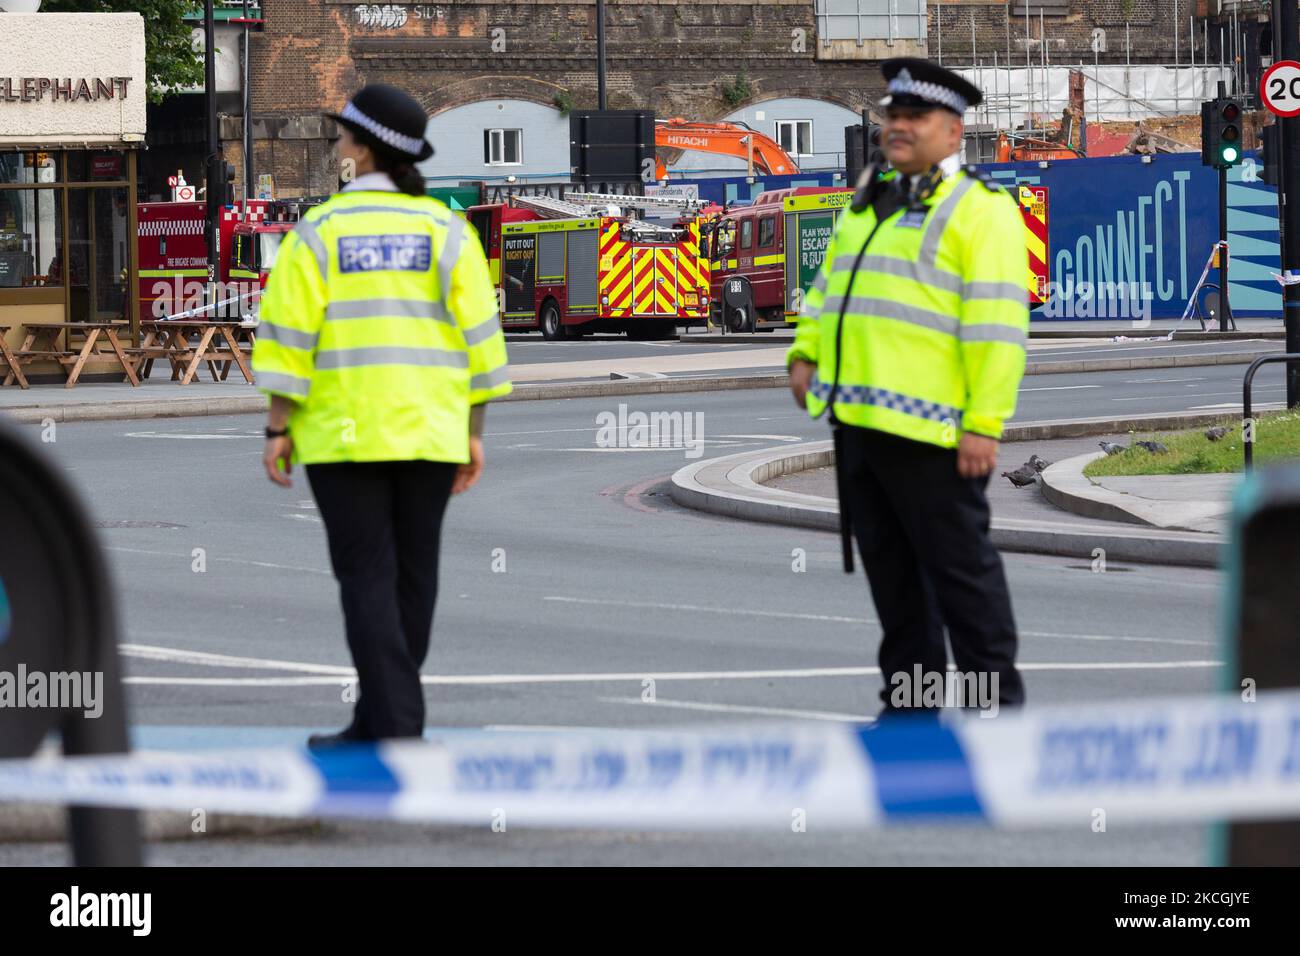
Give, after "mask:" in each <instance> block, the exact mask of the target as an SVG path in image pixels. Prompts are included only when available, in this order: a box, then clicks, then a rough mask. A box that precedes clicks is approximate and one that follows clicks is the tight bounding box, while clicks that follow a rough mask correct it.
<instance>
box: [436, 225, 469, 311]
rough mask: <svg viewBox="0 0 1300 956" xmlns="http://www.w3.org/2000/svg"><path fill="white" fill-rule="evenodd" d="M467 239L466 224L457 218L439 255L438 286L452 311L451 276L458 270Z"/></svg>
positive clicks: (448, 309)
mask: <svg viewBox="0 0 1300 956" xmlns="http://www.w3.org/2000/svg"><path fill="white" fill-rule="evenodd" d="M464 237H465V222H464V220H462V219H459V218H457V217H456V216H452V217H451V222H450V223H448V224H447V239H446V241H445V242H444V243H443V244H442V252H441V253H439V255H438V284H439V286H440V287H441V289H442V303H443V305H444V306H445V307H446V309H447V311H448V312H450V311H451V301H450V296H451V274H452V272H453V271H454V270H455V268H456V259H457V258H458V257H459V256H460V243H461V240H462V239H463V238H464Z"/></svg>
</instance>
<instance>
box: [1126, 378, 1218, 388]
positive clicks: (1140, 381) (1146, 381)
mask: <svg viewBox="0 0 1300 956" xmlns="http://www.w3.org/2000/svg"><path fill="white" fill-rule="evenodd" d="M1205 381H1208V379H1205V378H1129V379H1125V380H1124V384H1125V385H1157V384H1160V383H1163V382H1205ZM1188 387H1189V388H1190V387H1191V386H1190V385H1188Z"/></svg>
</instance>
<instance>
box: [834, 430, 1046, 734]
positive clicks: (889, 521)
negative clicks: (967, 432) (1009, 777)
mask: <svg viewBox="0 0 1300 956" xmlns="http://www.w3.org/2000/svg"><path fill="white" fill-rule="evenodd" d="M839 427H841V428H842V429H843V433H842V446H841V447H842V460H841V461H840V462H838V463H837V467H838V468H840V469H841V470H842V471H841V482H842V487H843V494H844V495H845V496H846V497H847V499H848V507H849V511H850V516H851V518H852V527H853V534H854V537H855V538H856V539H857V542H858V552H859V554H861V556H862V563H863V565H865V568H866V572H867V581H868V583H869V584H870V586H871V596H872V599H873V600H874V601H875V605H876V613H877V615H878V616H879V618H880V623H881V626H882V627H883V629H884V638H883V640H882V641H881V643H880V654H879V661H880V670H881V676H882V677H883V679H884V681H885V689H884V690H883V691H882V692H881V699H882V700H883V701H884V703H885V707H886V708H887V709H888V708H890V707H891V700H890V697H891V694H892V693H893V691H894V690H895V687H896V686H902V687H908V688H910V687H912V686H913V685H914V684H915V678H916V674H917V671H916V668H917V667H918V666H919V667H920V671H921V674H922V675H925V674H940V675H942V674H945V673H946V671H947V666H948V655H947V649H946V647H945V645H944V627H945V625H946V626H947V631H948V641H949V642H950V643H951V644H952V653H953V658H954V660H955V662H956V665H957V669H958V671H960V672H962V673H963V674H967V675H976V676H978V675H988V676H987V677H986V678H984V679H985V680H986V681H987V683H986V684H985V685H984V686H985V687H986V688H987V689H988V690H989V691H991V690H992V675H993V674H996V675H997V682H998V683H997V691H998V700H999V703H1000V705H1005V706H1016V705H1019V704H1021V703H1023V702H1024V698H1025V690H1024V684H1023V682H1022V681H1021V678H1020V673H1019V672H1018V671H1017V670H1016V666H1015V658H1016V623H1015V619H1014V617H1013V616H1012V613H1011V594H1010V591H1009V590H1008V589H1007V581H1006V575H1005V574H1004V572H1003V569H1002V559H1001V557H1000V556H999V555H998V552H997V549H996V548H994V547H993V543H992V542H991V541H990V540H989V504H988V499H987V498H986V497H985V491H986V489H987V488H988V482H989V479H988V476H985V477H983V478H978V479H976V478H970V479H968V478H962V477H961V476H960V475H959V474H958V473H957V452H956V450H954V449H946V448H940V447H939V446H937V445H931V444H928V443H925V442H918V441H910V440H908V439H905V438H898V437H896V436H894V435H890V434H887V433H885V432H880V431H875V430H872V429H867V428H855V427H852V426H849V425H841V426H839ZM900 673H902V674H906V675H907V678H908V681H909V682H910V683H907V684H902V683H901V682H900V683H899V684H898V685H895V684H893V683H892V678H893V677H894V675H897V674H900ZM908 696H909V699H910V700H912V701H915V698H911V696H910V694H909V695H908ZM970 703H971V704H973V703H974V702H970Z"/></svg>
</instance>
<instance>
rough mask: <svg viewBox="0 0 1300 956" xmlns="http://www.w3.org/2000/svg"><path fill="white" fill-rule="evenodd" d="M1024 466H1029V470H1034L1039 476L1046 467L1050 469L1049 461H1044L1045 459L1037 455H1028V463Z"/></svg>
mask: <svg viewBox="0 0 1300 956" xmlns="http://www.w3.org/2000/svg"><path fill="white" fill-rule="evenodd" d="M1025 464H1026V465H1029V466H1030V467H1031V468H1033V469H1034V471H1036V472H1038V473H1039V474H1042V473H1043V471H1044V470H1045V469H1047V468H1048V467H1050V466H1051V464H1052V463H1051V462H1050V461H1046V460H1045V459H1042V458H1039V457H1038V456H1037V455H1030V456H1029V461H1027V462H1025Z"/></svg>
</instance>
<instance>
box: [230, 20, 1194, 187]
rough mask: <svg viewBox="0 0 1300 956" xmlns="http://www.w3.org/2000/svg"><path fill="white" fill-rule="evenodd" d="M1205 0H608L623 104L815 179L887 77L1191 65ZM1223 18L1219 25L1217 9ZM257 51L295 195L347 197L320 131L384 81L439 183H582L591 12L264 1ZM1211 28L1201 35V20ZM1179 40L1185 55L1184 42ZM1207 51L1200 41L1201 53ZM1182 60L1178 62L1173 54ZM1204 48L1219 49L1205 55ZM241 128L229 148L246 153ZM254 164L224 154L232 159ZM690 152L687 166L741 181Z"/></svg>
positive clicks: (266, 138)
mask: <svg viewBox="0 0 1300 956" xmlns="http://www.w3.org/2000/svg"><path fill="white" fill-rule="evenodd" d="M1201 6H1204V3H1203V2H1201V0H1037V2H1036V0H1028V2H1026V0H937V2H936V0H705V2H700V0H629V2H621V0H609V2H607V3H606V4H605V9H606V30H605V34H606V63H607V102H608V106H609V107H610V108H612V109H630V108H648V109H652V110H654V111H655V113H656V115H657V116H658V117H660V118H669V117H674V116H681V117H684V118H686V119H692V120H718V119H733V120H741V121H744V122H746V123H749V124H750V125H752V126H754V127H755V128H756V129H759V130H760V131H761V132H764V133H766V134H767V135H769V136H772V137H773V138H774V139H777V140H778V141H779V142H782V143H783V145H788V146H789V147H791V149H790V151H791V152H792V153H795V154H797V155H798V156H799V157H800V163H801V165H802V166H804V167H805V168H808V169H818V168H827V169H830V168H838V167H841V166H842V165H843V148H844V147H843V138H844V130H843V127H844V126H845V125H847V124H849V123H852V122H855V121H857V118H858V116H859V115H860V111H861V110H862V109H864V108H868V109H869V108H871V107H872V105H873V104H874V103H875V102H876V101H877V100H878V99H879V97H880V96H881V94H882V89H881V83H880V79H879V73H878V70H877V69H876V64H877V62H878V61H879V60H881V59H884V58H887V57H891V56H904V55H919V56H928V57H930V58H932V59H940V58H941V59H942V60H943V62H944V63H945V64H946V65H952V66H957V67H963V66H980V67H992V66H994V65H997V66H1000V67H1002V68H1004V69H1005V68H1006V67H1007V64H1008V61H1010V62H1011V63H1013V64H1015V65H1016V66H1017V67H1024V66H1025V65H1026V63H1027V64H1029V65H1030V66H1031V67H1034V68H1037V67H1039V66H1040V65H1046V64H1051V65H1055V66H1057V67H1059V66H1062V65H1065V64H1075V63H1086V64H1092V63H1099V64H1111V65H1116V64H1130V65H1141V64H1161V63H1172V62H1173V61H1174V60H1175V58H1176V57H1179V56H1181V62H1182V63H1188V62H1190V61H1189V56H1190V54H1191V44H1192V42H1193V41H1192V39H1191V35H1190V34H1191V32H1192V31H1191V28H1190V26H1186V27H1181V26H1180V24H1182V23H1183V22H1184V21H1186V22H1187V23H1188V24H1190V23H1191V18H1194V17H1201V18H1203V17H1204V16H1205V15H1206V13H1207V11H1206V10H1203V9H1200V7H1201ZM1211 6H1215V12H1216V14H1217V5H1215V4H1211ZM261 10H262V16H263V18H264V26H263V28H262V30H261V32H259V33H258V34H256V35H255V36H254V38H253V41H252V65H251V68H252V79H251V89H252V112H253V118H254V121H253V127H254V165H255V170H256V172H257V173H271V174H272V175H273V176H274V180H275V188H276V192H277V194H278V195H285V196H288V195H310V194H319V193H324V192H329V191H332V190H333V189H334V188H336V187H337V175H338V173H337V166H336V162H335V159H334V157H333V152H332V149H330V144H331V142H332V140H333V138H334V136H335V135H336V134H335V130H334V129H333V128H332V124H330V123H328V122H326V121H323V120H322V119H321V117H320V113H321V111H322V110H324V109H336V108H338V107H339V106H341V105H342V103H343V102H344V100H345V99H346V98H347V96H348V94H349V93H351V92H353V91H354V90H356V89H357V88H359V87H360V86H361V85H363V84H364V83H367V82H375V81H383V82H388V83H392V84H394V85H397V86H400V87H402V88H404V89H406V90H408V91H410V92H411V93H412V94H414V95H415V96H416V98H417V99H419V100H420V102H421V103H423V104H424V106H425V108H426V110H427V111H428V113H429V117H430V125H429V134H430V136H431V138H432V140H433V142H434V143H435V145H436V146H437V147H438V150H439V152H438V155H436V156H435V157H434V158H433V159H432V160H430V162H429V163H428V164H426V165H425V166H424V167H423V168H424V172H425V174H426V176H427V177H428V178H429V179H430V182H431V184H441V185H454V183H455V182H456V181H460V180H476V179H483V180H488V181H496V182H501V181H505V180H506V179H507V178H508V177H510V176H514V177H516V178H517V179H529V178H533V179H536V178H547V177H556V176H559V177H560V178H566V177H567V173H568V166H569V161H568V120H567V115H566V114H567V110H568V109H570V108H575V107H581V108H590V107H594V106H596V104H597V95H596V85H597V84H596V69H595V56H596V21H595V16H596V5H595V3H594V2H593V0H539V2H533V3H516V2H504V0H503V2H498V0H470V2H455V3H442V4H396V3H386V4H357V3H352V2H342V0H265V2H264V3H263V4H262V6H261ZM1198 22H1199V21H1198ZM1175 34H1178V36H1179V41H1178V44H1177V45H1175V44H1174V42H1173V38H1174V37H1175ZM1196 42H1197V43H1198V44H1199V43H1200V42H1201V39H1200V37H1199V36H1198V39H1197V41H1196ZM1176 51H1178V52H1176ZM1202 53H1203V51H1202ZM238 130H239V120H238V118H236V117H231V118H229V119H228V120H227V121H226V123H225V124H224V125H223V138H228V139H230V140H234V139H237V138H238ZM239 155H240V153H239V151H238V147H237V145H235V144H228V145H227V153H226V156H227V159H229V160H230V161H232V162H236V164H237V165H238V161H237V157H238V156H239ZM740 167H741V164H740V163H738V161H736V160H732V159H728V158H726V157H721V156H711V155H703V154H699V153H690V152H688V153H685V154H683V155H682V157H681V158H680V159H678V160H677V161H676V163H675V164H674V167H673V169H675V170H678V171H686V170H690V171H694V172H697V173H698V172H704V173H707V172H710V171H718V172H734V171H736V170H737V169H738V168H740Z"/></svg>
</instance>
